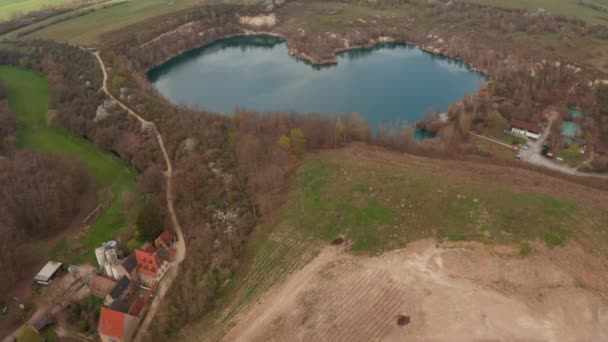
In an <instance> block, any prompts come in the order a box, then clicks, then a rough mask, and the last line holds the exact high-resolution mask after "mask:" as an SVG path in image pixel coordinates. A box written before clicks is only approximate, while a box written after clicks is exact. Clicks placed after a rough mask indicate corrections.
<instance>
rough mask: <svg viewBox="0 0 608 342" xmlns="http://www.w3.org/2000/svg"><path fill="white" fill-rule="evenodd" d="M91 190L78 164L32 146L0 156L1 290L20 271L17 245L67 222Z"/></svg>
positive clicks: (89, 182) (12, 280)
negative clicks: (4, 156)
mask: <svg viewBox="0 0 608 342" xmlns="http://www.w3.org/2000/svg"><path fill="white" fill-rule="evenodd" d="M91 190H92V183H91V180H90V179H89V176H88V174H87V173H86V171H85V170H84V169H83V167H82V166H81V165H79V164H78V163H76V162H74V161H71V160H68V159H65V158H61V157H58V156H49V155H46V154H43V153H40V152H34V151H21V150H19V151H15V152H14V153H13V154H12V155H11V156H9V157H6V158H3V159H2V160H0V234H2V239H1V242H0V267H2V269H3V271H4V272H5V273H4V276H3V277H1V278H0V292H2V293H4V292H5V291H6V290H8V289H9V288H10V286H12V285H13V283H14V281H15V280H16V278H17V276H18V274H19V272H20V268H19V267H20V265H21V260H20V252H21V251H20V248H21V245H22V244H23V243H25V242H27V241H32V240H34V239H39V238H48V237H52V236H53V234H55V233H57V232H59V231H61V230H63V229H66V228H68V227H69V225H70V224H71V222H72V221H73V220H74V217H75V215H77V214H78V213H79V212H80V211H81V210H82V209H83V208H82V207H81V206H82V205H83V203H86V201H83V198H85V197H86V196H87V195H88V194H89V193H90V191H91Z"/></svg>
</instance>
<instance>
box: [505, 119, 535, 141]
mask: <svg viewBox="0 0 608 342" xmlns="http://www.w3.org/2000/svg"><path fill="white" fill-rule="evenodd" d="M511 133H514V134H518V135H523V136H525V137H528V138H532V139H535V140H536V139H538V138H540V135H541V134H542V133H543V126H541V125H539V124H538V123H532V122H527V121H521V120H516V119H513V120H511Z"/></svg>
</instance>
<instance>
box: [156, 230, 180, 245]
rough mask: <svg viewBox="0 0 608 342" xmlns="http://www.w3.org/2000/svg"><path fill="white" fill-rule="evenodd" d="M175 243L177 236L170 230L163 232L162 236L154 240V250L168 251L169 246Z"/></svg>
mask: <svg viewBox="0 0 608 342" xmlns="http://www.w3.org/2000/svg"><path fill="white" fill-rule="evenodd" d="M175 241H177V236H175V233H174V232H173V231H171V230H165V231H164V232H163V233H162V234H160V235H159V236H158V237H157V238H156V240H154V245H155V246H156V248H164V249H169V248H171V245H173V244H174V243H175Z"/></svg>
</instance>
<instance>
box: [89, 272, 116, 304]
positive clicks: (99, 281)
mask: <svg viewBox="0 0 608 342" xmlns="http://www.w3.org/2000/svg"><path fill="white" fill-rule="evenodd" d="M114 286H116V280H114V279H111V278H107V277H104V276H102V275H99V274H93V277H92V278H91V281H90V282H89V289H90V290H91V294H93V295H94V296H95V297H99V298H106V296H107V295H108V294H109V293H110V291H112V289H113V288H114Z"/></svg>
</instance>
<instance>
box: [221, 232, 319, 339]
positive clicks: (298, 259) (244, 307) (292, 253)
mask: <svg viewBox="0 0 608 342" xmlns="http://www.w3.org/2000/svg"><path fill="white" fill-rule="evenodd" d="M282 242H283V241H278V243H282ZM310 246H311V243H310V242H309V241H307V240H295V239H289V243H287V244H285V245H282V246H279V247H278V248H277V249H276V250H275V251H273V252H272V257H270V258H267V259H266V260H265V261H264V262H263V264H262V266H261V267H262V269H258V268H252V270H251V271H250V274H249V275H248V278H249V279H248V280H247V282H246V284H245V285H244V286H242V287H241V289H240V290H239V294H238V295H237V297H236V298H235V299H234V300H233V301H232V304H231V305H230V307H229V308H228V309H227V310H226V312H228V314H227V315H224V317H222V318H221V323H220V324H219V326H218V330H219V331H220V334H219V335H220V336H219V337H218V339H221V338H223V337H224V336H225V335H226V333H228V331H229V330H230V328H231V327H232V326H234V325H235V324H236V322H234V319H235V317H236V316H237V315H238V313H239V312H247V311H248V309H249V308H250V307H251V306H252V305H253V304H254V303H255V302H256V300H258V299H259V298H260V297H261V296H262V295H263V294H264V293H265V292H266V291H267V290H268V289H270V288H271V287H273V286H274V285H275V284H277V283H278V282H280V280H281V279H286V278H287V276H288V275H289V274H291V273H292V272H293V271H294V270H296V269H298V268H299V267H301V266H302V264H305V263H306V262H307V260H304V258H303V257H302V256H303V255H304V253H305V250H306V249H307V248H308V247H310ZM280 259H288V260H290V262H289V263H287V264H285V263H282V264H281V266H280V267H279V268H275V267H273V266H272V265H273V264H274V263H275V262H277V260H280ZM268 274H272V276H269V275H268ZM262 279H263V280H262ZM260 280H261V281H260ZM252 287H253V288H254V290H253V293H252V294H251V297H250V298H245V297H246V294H247V293H248V292H249V291H251V288H252Z"/></svg>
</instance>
